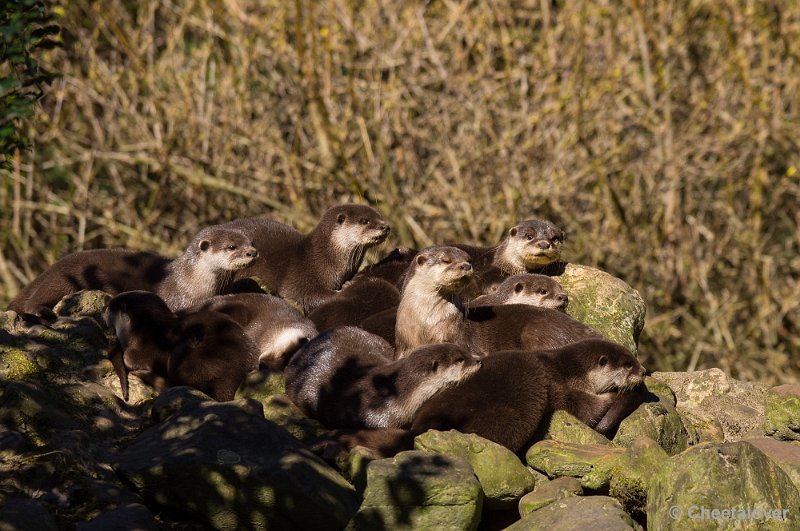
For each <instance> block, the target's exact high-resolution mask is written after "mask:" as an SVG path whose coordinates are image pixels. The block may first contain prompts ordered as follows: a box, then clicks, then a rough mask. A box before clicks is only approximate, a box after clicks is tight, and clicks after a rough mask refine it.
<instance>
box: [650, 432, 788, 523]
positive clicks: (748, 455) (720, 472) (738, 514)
mask: <svg viewBox="0 0 800 531" xmlns="http://www.w3.org/2000/svg"><path fill="white" fill-rule="evenodd" d="M798 507H800V494H798V491H797V488H796V487H795V486H794V485H793V484H792V482H791V480H790V479H789V477H788V476H787V475H786V473H784V472H783V470H781V469H780V467H778V465H776V464H775V463H773V462H772V461H770V459H769V458H768V457H767V456H766V455H765V454H764V453H763V452H762V451H761V450H759V449H758V448H756V447H755V446H753V445H751V444H748V443H745V442H735V443H723V444H705V445H702V446H695V447H693V448H690V449H689V450H687V451H686V452H684V453H682V454H680V455H678V456H675V457H672V458H671V459H670V460H669V462H668V463H667V465H666V466H665V467H664V468H663V469H662V470H661V471H660V472H659V473H657V474H655V477H654V478H653V481H652V483H651V485H650V488H649V490H648V496H647V524H648V527H651V528H652V529H664V530H669V529H686V528H688V527H692V528H702V529H728V528H731V527H733V526H734V525H735V524H736V523H737V522H738V521H742V522H743V523H744V525H745V526H747V527H752V528H758V529H790V528H797V526H798V524H799V522H798V518H800V514H798ZM704 510H705V511H708V512H707V513H706V512H704ZM711 511H717V512H716V513H711ZM748 511H749V516H748V513H747V512H748ZM753 511H758V512H762V511H769V514H770V516H773V515H779V516H780V518H772V517H771V518H769V519H765V518H753V514H754V513H753ZM772 511H776V513H773V512H772ZM756 516H758V515H756Z"/></svg>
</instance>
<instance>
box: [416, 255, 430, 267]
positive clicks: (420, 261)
mask: <svg viewBox="0 0 800 531" xmlns="http://www.w3.org/2000/svg"><path fill="white" fill-rule="evenodd" d="M427 261H428V259H427V258H425V256H424V255H421V254H420V255H417V258H416V262H417V265H422V264H424V263H425V262H427Z"/></svg>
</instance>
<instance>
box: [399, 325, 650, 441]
mask: <svg viewBox="0 0 800 531" xmlns="http://www.w3.org/2000/svg"><path fill="white" fill-rule="evenodd" d="M644 373H645V370H644V368H643V367H642V365H641V364H640V363H639V361H638V360H637V359H636V358H635V357H634V356H633V355H632V354H631V353H630V352H628V350H627V349H625V348H624V347H622V346H620V345H617V344H616V343H612V342H610V341H606V340H602V339H601V340H597V339H591V340H586V341H581V342H578V343H573V344H571V345H567V346H564V347H562V348H558V349H553V350H547V351H539V352H523V351H504V352H496V353H494V354H492V355H491V356H487V357H486V358H484V359H483V367H482V368H481V370H480V371H478V372H476V373H475V374H474V375H472V376H471V377H470V378H469V379H467V380H464V381H463V382H461V383H459V384H457V385H455V386H453V387H451V388H449V389H446V390H444V391H442V392H441V393H439V394H437V395H436V396H434V397H433V398H431V399H430V400H428V401H427V402H426V403H425V404H424V405H423V406H422V407H421V408H420V409H419V410H418V411H417V414H416V415H415V416H414V422H413V423H412V427H411V431H412V432H414V433H423V432H425V431H427V430H429V429H439V430H447V429H455V430H458V431H461V432H464V433H476V434H478V435H480V436H481V437H485V438H487V439H489V440H492V441H495V442H497V443H499V444H502V445H503V446H505V447H507V448H509V449H510V450H511V451H513V452H519V451H521V450H524V449H525V447H526V445H527V444H529V443H531V442H532V439H533V437H534V436H535V435H536V433H537V429H538V428H539V426H540V423H541V422H542V420H543V418H545V417H546V416H547V415H548V414H550V413H552V412H553V411H555V410H558V409H563V410H565V411H567V412H569V413H571V414H572V415H573V416H575V417H576V418H578V419H579V420H581V421H583V422H585V423H586V424H587V425H589V426H590V427H592V428H594V429H596V430H597V431H599V432H600V433H602V434H604V435H608V434H610V432H611V431H612V430H614V429H616V427H617V426H618V425H619V423H620V422H621V421H622V419H623V418H624V416H625V415H627V414H628V413H629V412H630V411H631V410H632V408H631V407H619V406H618V405H616V406H615V404H617V403H619V402H625V401H631V400H632V401H633V402H636V401H637V397H639V399H638V401H639V402H640V401H641V396H642V395H641V393H636V392H628V391H630V390H632V389H633V388H634V387H636V386H638V385H639V384H640V383H641V382H642V378H643V376H644ZM620 393H622V394H620ZM623 395H624V397H623ZM636 405H638V404H636ZM612 407H613V408H614V409H615V411H616V413H617V414H616V415H613V416H607V413H608V412H609V410H611V409H612ZM634 407H635V406H634ZM601 422H602V424H601Z"/></svg>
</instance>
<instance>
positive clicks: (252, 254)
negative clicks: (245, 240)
mask: <svg viewBox="0 0 800 531" xmlns="http://www.w3.org/2000/svg"><path fill="white" fill-rule="evenodd" d="M244 254H245V256H250V257H252V258H256V257H257V256H258V249H256V248H255V247H251V248H250V249H248V250H247V252H246V253H244Z"/></svg>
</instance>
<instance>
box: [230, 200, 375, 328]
mask: <svg viewBox="0 0 800 531" xmlns="http://www.w3.org/2000/svg"><path fill="white" fill-rule="evenodd" d="M223 226H224V227H228V228H233V229H239V230H242V231H244V233H245V234H247V236H248V237H250V238H251V239H252V240H253V245H255V246H256V248H257V249H258V252H259V253H260V256H259V258H257V259H256V260H254V261H253V263H252V264H250V265H249V266H248V267H246V268H244V269H243V270H241V271H238V272H237V273H236V278H237V279H244V278H247V277H256V278H259V279H260V280H261V281H262V282H264V283H266V284H267V286H268V287H269V289H270V290H272V291H273V292H274V293H275V294H276V295H278V296H280V297H282V298H288V299H291V300H293V301H295V302H297V303H298V304H300V305H301V307H302V308H303V310H304V311H305V312H306V313H309V312H310V311H312V310H314V309H315V308H316V307H317V306H319V305H320V304H322V303H323V302H325V301H327V300H328V299H330V298H332V297H333V296H335V295H336V293H337V292H338V290H339V289H341V288H342V285H343V284H344V283H345V282H347V281H348V280H350V279H351V278H353V276H354V275H355V274H356V272H357V271H358V268H359V266H360V265H361V261H362V260H363V258H364V253H365V252H366V250H367V249H368V248H370V247H372V246H375V245H377V244H379V243H381V242H382V241H384V240H385V239H386V236H387V235H388V234H389V224H388V223H386V220H384V218H383V216H381V214H380V213H379V212H378V211H377V210H375V209H373V208H371V207H368V206H364V205H352V204H347V205H339V206H335V207H332V208H330V209H328V210H327V211H326V212H325V213H324V214H323V215H322V217H321V218H320V220H319V222H318V223H317V225H316V227H314V229H313V230H312V231H311V232H309V233H308V234H302V233H300V232H298V231H297V230H295V229H293V228H292V227H289V226H288V225H284V224H283V223H279V222H277V221H273V220H269V219H258V218H246V219H237V220H234V221H231V222H230V223H226V224H225V225H223Z"/></svg>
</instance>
